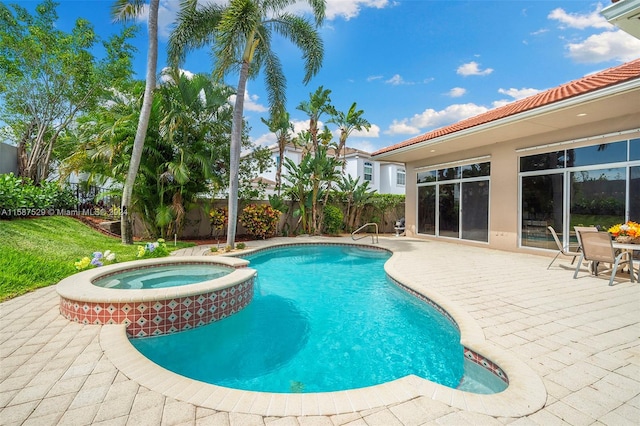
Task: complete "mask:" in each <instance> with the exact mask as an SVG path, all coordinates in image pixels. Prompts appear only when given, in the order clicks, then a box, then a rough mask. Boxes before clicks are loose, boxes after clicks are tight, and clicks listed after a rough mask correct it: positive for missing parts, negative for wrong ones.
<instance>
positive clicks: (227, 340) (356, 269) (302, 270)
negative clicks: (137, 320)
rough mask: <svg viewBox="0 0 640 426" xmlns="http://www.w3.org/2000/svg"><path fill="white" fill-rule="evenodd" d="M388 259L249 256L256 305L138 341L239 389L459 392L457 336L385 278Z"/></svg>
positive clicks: (155, 354) (380, 254) (360, 253)
mask: <svg viewBox="0 0 640 426" xmlns="http://www.w3.org/2000/svg"><path fill="white" fill-rule="evenodd" d="M388 257H389V254H388V253H386V252H384V251H380V250H371V249H365V248H358V247H350V246H319V245H313V246H293V247H287V248H275V249H271V250H267V251H263V252H260V253H258V254H256V255H253V256H248V257H247V259H249V260H250V262H251V264H250V266H251V267H253V268H255V269H257V270H258V276H257V282H256V288H255V296H254V300H253V301H252V302H251V303H250V304H249V306H247V307H246V308H245V309H243V310H242V311H240V312H239V313H237V314H234V315H232V316H230V317H228V318H225V319H223V320H221V321H218V322H214V323H212V324H210V325H207V326H203V327H199V328H196V329H193V330H189V331H184V332H181V333H175V334H169V335H164V336H158V337H149V338H142V339H132V341H131V342H132V344H133V345H134V346H135V347H136V348H137V349H138V350H139V351H140V352H141V353H143V354H144V355H145V356H147V357H148V358H150V359H151V360H152V361H154V362H156V363H157V364H159V365H161V366H163V367H165V368H167V369H169V370H171V371H174V372H176V373H178V374H181V375H184V376H187V377H191V378H194V379H197V380H201V381H204V382H208V383H213V384H217V385H221V386H227V387H232V388H236V389H245V390H254V391H268V392H326V391H336V390H344V389H352V388H359V387H363V386H370V385H375V384H380V383H383V382H387V381H390V380H394V379H397V378H400V377H403V376H406V375H408V374H415V375H418V376H420V377H423V378H426V379H429V380H431V381H434V382H436V383H440V384H443V385H446V386H449V387H453V388H455V387H457V386H458V384H459V383H460V381H461V379H462V377H463V374H464V370H465V367H464V364H465V362H464V357H463V347H462V346H461V345H460V342H459V340H460V335H459V332H458V330H457V329H456V328H455V327H454V326H453V325H452V324H451V323H450V322H449V321H448V320H447V319H445V318H444V317H443V316H442V315H440V314H439V313H437V312H436V311H435V310H434V309H433V308H431V307H430V306H428V305H427V304H425V303H424V302H422V301H420V300H418V299H416V298H415V297H413V296H410V295H408V294H407V293H405V292H404V291H402V290H401V289H399V288H398V287H397V286H396V285H394V284H393V283H390V282H389V281H388V279H387V278H386V274H385V272H384V269H383V265H384V262H385V261H386V260H387V259H388Z"/></svg>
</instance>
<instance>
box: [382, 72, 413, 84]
mask: <svg viewBox="0 0 640 426" xmlns="http://www.w3.org/2000/svg"><path fill="white" fill-rule="evenodd" d="M385 83H387V84H390V85H392V86H400V85H403V84H413V83H412V82H410V81H405V80H404V79H403V78H402V76H401V75H400V74H396V75H394V76H393V77H391V78H390V79H389V80H386V81H385Z"/></svg>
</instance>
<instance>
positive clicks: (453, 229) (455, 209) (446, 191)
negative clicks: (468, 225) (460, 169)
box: [438, 183, 460, 238]
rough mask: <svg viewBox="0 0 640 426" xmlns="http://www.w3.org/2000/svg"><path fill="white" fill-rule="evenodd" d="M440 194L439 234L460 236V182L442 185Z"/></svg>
mask: <svg viewBox="0 0 640 426" xmlns="http://www.w3.org/2000/svg"><path fill="white" fill-rule="evenodd" d="M438 195H439V200H440V203H439V209H440V211H439V213H440V216H439V221H438V225H439V232H438V233H439V235H441V236H443V237H453V238H458V237H459V231H460V184H459V183H453V184H446V185H440V191H439V193H438Z"/></svg>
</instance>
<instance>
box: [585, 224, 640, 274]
mask: <svg viewBox="0 0 640 426" xmlns="http://www.w3.org/2000/svg"><path fill="white" fill-rule="evenodd" d="M581 238H582V253H581V254H580V260H578V266H576V271H575V273H574V274H573V278H574V279H575V278H577V277H578V272H579V271H580V266H581V265H582V261H583V260H589V261H591V264H592V265H593V266H592V268H593V273H594V275H596V276H598V266H599V264H600V262H606V263H610V264H613V267H612V268H611V279H609V285H613V279H614V278H615V276H616V273H617V272H618V267H620V266H621V265H624V264H626V263H628V264H629V275H630V276H631V282H634V277H633V275H634V273H635V271H634V269H633V256H632V255H631V253H630V252H627V251H623V252H620V253H618V254H617V255H616V252H615V249H614V248H613V242H612V241H611V235H609V233H608V232H586V233H583V234H582V236H581ZM625 257H626V260H624V258H625Z"/></svg>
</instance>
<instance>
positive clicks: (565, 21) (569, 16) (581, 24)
mask: <svg viewBox="0 0 640 426" xmlns="http://www.w3.org/2000/svg"><path fill="white" fill-rule="evenodd" d="M601 10H602V4H600V3H598V5H597V6H596V10H594V11H592V12H589V13H586V14H580V13H567V12H566V11H565V10H564V9H562V8H560V7H559V8H557V9H553V10H552V11H551V12H550V13H549V15H547V18H548V19H553V20H556V21H558V22H560V25H561V26H562V27H568V28H577V29H579V30H584V29H585V28H611V24H609V23H608V22H607V20H606V19H605V18H604V16H602V15H601V14H600V11H601Z"/></svg>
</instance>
